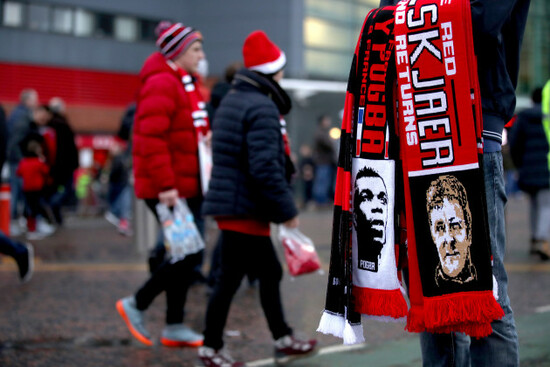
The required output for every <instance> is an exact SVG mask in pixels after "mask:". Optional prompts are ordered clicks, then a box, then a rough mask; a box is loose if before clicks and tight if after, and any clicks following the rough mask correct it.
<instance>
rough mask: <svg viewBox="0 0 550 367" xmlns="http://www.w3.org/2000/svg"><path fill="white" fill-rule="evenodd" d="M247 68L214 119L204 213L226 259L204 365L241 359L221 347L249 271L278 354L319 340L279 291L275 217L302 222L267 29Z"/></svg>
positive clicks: (248, 49) (246, 52)
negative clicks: (292, 320)
mask: <svg viewBox="0 0 550 367" xmlns="http://www.w3.org/2000/svg"><path fill="white" fill-rule="evenodd" d="M243 56H244V65H245V69H242V70H240V71H239V72H238V73H237V74H236V75H235V79H234V82H233V88H232V89H231V90H230V91H229V93H228V94H227V95H226V96H225V98H224V99H223V100H222V102H221V105H220V107H219V108H218V110H217V112H216V116H215V119H214V121H213V141H212V149H213V161H214V167H213V169H212V178H211V181H210V185H209V189H208V192H207V194H206V198H205V202H204V206H203V213H204V214H205V215H211V216H213V217H214V218H215V219H216V221H217V223H218V227H219V228H220V229H221V234H220V246H221V266H220V272H219V274H218V281H217V282H216V284H215V287H214V290H213V293H212V294H211V296H210V300H209V302H208V308H207V310H206V327H205V331H204V346H203V347H201V348H200V349H199V358H200V359H201V360H202V362H203V364H204V365H205V366H222V365H223V366H241V365H242V364H241V363H239V362H234V361H233V360H232V359H231V358H230V357H229V356H228V355H227V354H226V353H225V352H223V351H222V347H223V344H224V343H223V329H224V326H225V323H226V320H227V316H228V313H229V307H230V305H231V300H232V298H233V295H234V294H235V292H236V291H237V289H238V288H239V285H240V283H241V281H242V279H243V277H244V276H245V275H246V274H250V273H252V274H253V275H254V276H255V277H257V278H258V280H259V287H260V299H261V304H262V308H263V310H264V314H265V315H266V318H267V322H268V325H269V329H270V331H271V335H272V337H273V339H274V340H275V351H276V355H275V358H276V359H277V360H278V361H280V360H286V359H289V358H291V357H294V356H297V355H306V354H309V353H311V352H312V351H313V350H314V348H315V345H316V341H315V340H309V341H306V340H300V339H298V338H296V337H294V336H293V335H292V329H291V328H290V327H289V325H288V324H287V323H286V320H285V317H284V312H283V308H282V303H281V294H280V290H279V285H280V281H281V278H282V268H281V264H280V262H279V260H278V259H277V256H276V253H275V250H274V248H273V243H272V242H271V238H270V223H271V222H274V223H278V224H282V225H285V226H287V227H291V228H295V227H297V226H298V211H297V209H296V206H295V204H294V199H293V195H292V189H291V187H290V184H289V180H290V175H291V174H292V172H293V168H292V166H291V161H290V148H289V146H288V139H287V138H286V129H285V124H284V120H282V118H281V115H285V114H287V113H288V112H289V110H290V107H291V103H290V98H289V96H288V95H287V94H286V93H285V91H284V90H283V89H282V88H281V87H280V86H279V84H278V82H279V81H280V80H281V78H282V76H283V71H282V69H283V67H284V65H285V63H286V58H285V55H284V53H283V52H282V51H281V50H280V49H279V48H278V47H277V46H276V45H275V44H274V43H273V42H272V41H271V40H270V39H269V38H268V37H267V36H266V34H265V33H264V32H262V31H255V32H252V33H251V34H250V35H249V36H248V37H247V39H246V40H245V43H244V46H243Z"/></svg>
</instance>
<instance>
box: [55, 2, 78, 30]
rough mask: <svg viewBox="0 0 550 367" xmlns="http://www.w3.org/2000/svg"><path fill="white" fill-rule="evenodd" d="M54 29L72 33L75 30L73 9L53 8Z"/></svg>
mask: <svg viewBox="0 0 550 367" xmlns="http://www.w3.org/2000/svg"><path fill="white" fill-rule="evenodd" d="M52 29H53V31H54V32H58V33H65V34H67V33H71V32H72V30H73V11H72V9H70V8H61V7H56V8H54V9H53V23H52Z"/></svg>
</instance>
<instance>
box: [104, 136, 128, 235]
mask: <svg viewBox="0 0 550 367" xmlns="http://www.w3.org/2000/svg"><path fill="white" fill-rule="evenodd" d="M125 145H126V144H125V143H124V142H122V141H119V140H118V139H116V140H115V142H114V143H113V145H112V146H111V148H110V149H109V160H108V163H107V167H106V169H107V171H108V172H109V173H108V174H109V183H108V186H109V187H108V192H107V202H108V204H109V209H108V211H107V212H106V213H105V218H106V219H107V221H109V222H110V223H111V224H113V225H115V226H116V227H117V229H118V232H119V233H120V234H122V235H124V236H130V235H131V234H132V228H131V226H130V220H131V210H132V187H131V186H130V184H129V176H130V170H131V156H129V154H128V152H127V150H126V149H125Z"/></svg>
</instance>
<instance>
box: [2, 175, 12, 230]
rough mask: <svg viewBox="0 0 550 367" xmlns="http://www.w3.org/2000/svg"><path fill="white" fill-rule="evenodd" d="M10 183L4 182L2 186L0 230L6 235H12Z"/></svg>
mask: <svg viewBox="0 0 550 367" xmlns="http://www.w3.org/2000/svg"><path fill="white" fill-rule="evenodd" d="M10 201H11V191H10V185H9V184H8V183H7V182H3V183H2V186H1V187H0V230H1V231H2V232H4V234H5V235H6V236H9V235H10Z"/></svg>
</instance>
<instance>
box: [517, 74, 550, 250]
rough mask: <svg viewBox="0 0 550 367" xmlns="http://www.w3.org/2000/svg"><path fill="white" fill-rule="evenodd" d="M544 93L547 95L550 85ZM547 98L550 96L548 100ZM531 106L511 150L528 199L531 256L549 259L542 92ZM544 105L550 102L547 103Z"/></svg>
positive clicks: (549, 186)
mask: <svg viewBox="0 0 550 367" xmlns="http://www.w3.org/2000/svg"><path fill="white" fill-rule="evenodd" d="M548 85H549V88H547V93H550V82H549V84H548ZM549 97H550V96H549ZM531 100H532V102H533V106H532V107H530V108H527V109H525V110H523V111H521V112H520V113H519V114H518V117H517V120H516V122H515V123H514V125H513V126H512V131H511V133H510V137H509V138H510V149H511V154H512V159H513V160H514V164H515V165H516V167H518V169H519V181H518V185H519V188H520V189H521V190H522V191H524V192H525V193H527V195H529V202H530V208H529V218H530V225H531V248H530V252H531V253H532V254H538V255H539V256H540V257H541V259H543V260H548V259H549V258H550V242H549V241H550V170H549V164H550V162H549V161H548V152H549V144H550V140H549V139H550V132H549V133H548V134H547V133H546V132H545V131H544V126H543V123H542V120H543V113H542V105H541V103H542V88H536V89H535V90H534V91H533V93H532V94H531ZM547 101H549V100H548V99H547Z"/></svg>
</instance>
